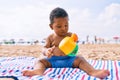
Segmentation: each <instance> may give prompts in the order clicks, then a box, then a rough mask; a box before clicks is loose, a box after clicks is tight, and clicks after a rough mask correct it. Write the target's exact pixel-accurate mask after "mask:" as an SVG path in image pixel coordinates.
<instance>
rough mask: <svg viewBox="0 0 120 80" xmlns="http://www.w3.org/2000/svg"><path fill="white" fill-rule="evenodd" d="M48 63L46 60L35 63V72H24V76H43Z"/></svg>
mask: <svg viewBox="0 0 120 80" xmlns="http://www.w3.org/2000/svg"><path fill="white" fill-rule="evenodd" d="M45 64H47V62H46V61H45V60H41V61H37V62H36V63H35V66H34V69H33V70H25V71H23V72H22V73H23V76H34V75H40V76H42V75H43V73H44V71H45V69H46V65H45Z"/></svg>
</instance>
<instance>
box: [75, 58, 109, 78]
mask: <svg viewBox="0 0 120 80" xmlns="http://www.w3.org/2000/svg"><path fill="white" fill-rule="evenodd" d="M73 66H74V67H79V68H80V69H81V70H83V71H85V72H86V73H87V74H88V75H90V76H94V77H97V78H100V79H103V78H105V77H107V76H109V75H110V72H109V71H108V70H96V69H94V68H93V67H92V66H91V65H90V64H89V63H88V62H87V61H86V60H85V59H84V58H83V57H77V58H76V60H75V61H74V64H73Z"/></svg>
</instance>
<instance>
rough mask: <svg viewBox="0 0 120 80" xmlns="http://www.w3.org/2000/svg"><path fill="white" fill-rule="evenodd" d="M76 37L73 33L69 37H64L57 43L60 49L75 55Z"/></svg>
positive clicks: (69, 54) (76, 50) (67, 53)
mask: <svg viewBox="0 0 120 80" xmlns="http://www.w3.org/2000/svg"><path fill="white" fill-rule="evenodd" d="M77 41H78V37H77V35H76V34H75V33H73V34H72V36H71V37H68V36H67V37H65V38H64V39H63V40H62V41H61V42H60V44H59V48H60V50H62V51H63V52H64V53H65V54H66V55H68V56H75V55H76V54H77V52H78V44H77Z"/></svg>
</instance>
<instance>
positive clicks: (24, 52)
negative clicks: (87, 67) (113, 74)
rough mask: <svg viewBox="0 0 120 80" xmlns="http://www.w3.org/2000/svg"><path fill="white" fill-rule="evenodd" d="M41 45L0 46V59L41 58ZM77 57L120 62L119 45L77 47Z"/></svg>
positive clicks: (85, 45)
mask: <svg viewBox="0 0 120 80" xmlns="http://www.w3.org/2000/svg"><path fill="white" fill-rule="evenodd" d="M42 47H43V46H41V45H0V57H15V56H32V57H36V58H38V57H41V56H42V55H41V50H42ZM77 55H78V56H83V57H84V58H85V59H94V60H98V59H102V60H120V44H84V45H81V44H80V45H79V51H78V54H77Z"/></svg>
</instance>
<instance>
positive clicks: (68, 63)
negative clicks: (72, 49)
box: [46, 56, 76, 68]
mask: <svg viewBox="0 0 120 80" xmlns="http://www.w3.org/2000/svg"><path fill="white" fill-rule="evenodd" d="M75 59H76V56H52V57H51V58H47V59H46V60H47V61H49V62H50V63H51V65H52V68H64V67H69V68H72V67H73V62H74V60H75Z"/></svg>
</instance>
